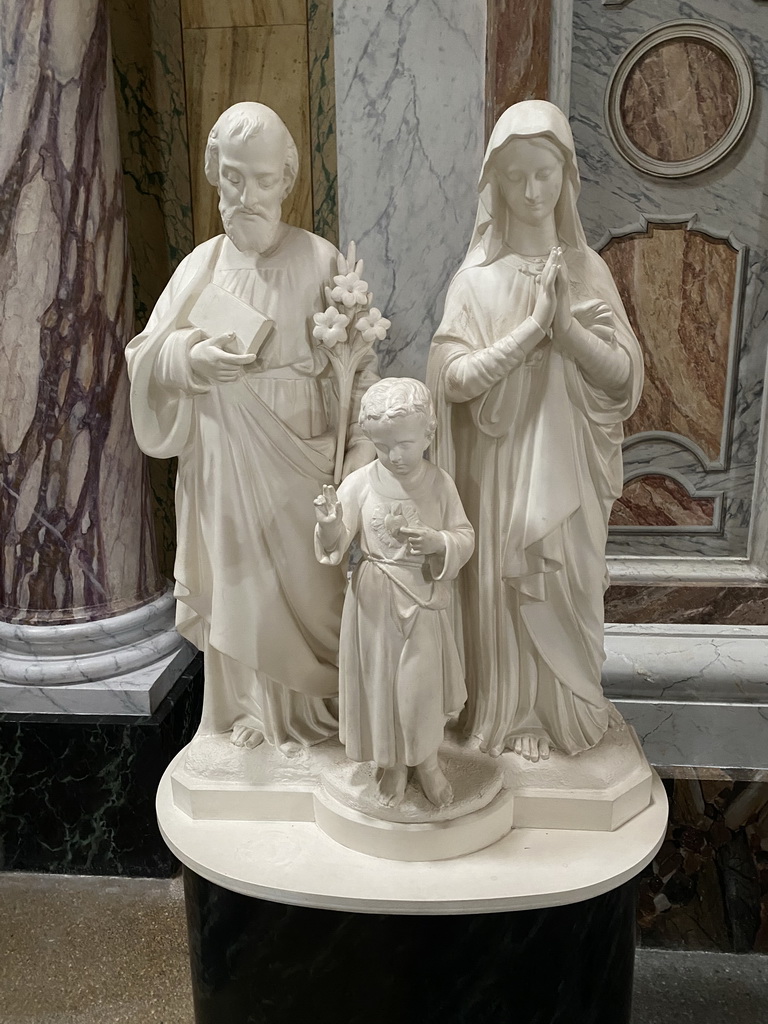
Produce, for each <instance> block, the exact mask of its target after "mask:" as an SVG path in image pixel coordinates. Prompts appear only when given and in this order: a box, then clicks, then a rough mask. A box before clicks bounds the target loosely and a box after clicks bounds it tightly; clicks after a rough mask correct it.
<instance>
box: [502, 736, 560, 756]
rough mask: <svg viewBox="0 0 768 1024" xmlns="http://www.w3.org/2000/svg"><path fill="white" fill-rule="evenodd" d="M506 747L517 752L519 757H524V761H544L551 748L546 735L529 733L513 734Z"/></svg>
mask: <svg viewBox="0 0 768 1024" xmlns="http://www.w3.org/2000/svg"><path fill="white" fill-rule="evenodd" d="M508 749H509V750H511V751H512V752H513V753H515V754H519V755H520V757H524V758H525V760H526V761H533V762H536V761H538V760H539V759H541V760H542V761H546V760H547V759H548V758H549V755H550V753H551V750H552V748H551V746H550V744H549V740H548V739H546V737H544V736H533V735H531V734H530V733H529V734H527V735H525V736H515V737H514V739H513V740H512V741H511V744H510V746H509V747H508Z"/></svg>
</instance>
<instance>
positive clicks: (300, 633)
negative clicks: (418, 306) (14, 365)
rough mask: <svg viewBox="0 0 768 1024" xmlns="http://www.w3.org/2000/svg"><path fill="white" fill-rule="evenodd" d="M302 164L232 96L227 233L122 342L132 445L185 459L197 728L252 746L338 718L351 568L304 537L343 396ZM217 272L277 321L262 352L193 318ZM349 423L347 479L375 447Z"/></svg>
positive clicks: (211, 140) (181, 544)
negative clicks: (323, 335)
mask: <svg viewBox="0 0 768 1024" xmlns="http://www.w3.org/2000/svg"><path fill="white" fill-rule="evenodd" d="M297 171H298V154H297V151H296V146H295V143H294V141H293V139H292V138H291V135H290V133H289V131H288V129H287V128H286V126H285V125H284V123H283V122H282V120H281V119H280V118H279V117H278V116H277V114H275V112H274V111H272V110H270V108H269V107H266V106H264V105H263V104H260V103H237V104H235V105H234V106H232V107H230V108H229V109H228V110H226V111H225V112H224V113H223V114H222V115H221V117H220V118H219V119H218V121H217V122H216V124H215V125H214V127H213V129H212V130H211V133H210V135H209V137H208V144H207V147H206V153H205V173H206V177H207V178H208V180H209V181H210V182H211V184H212V185H215V186H216V187H217V188H218V190H219V195H220V201H219V210H220V213H221V217H222V222H223V225H224V230H225V232H226V234H225V235H219V236H217V237H216V238H212V239H210V240H209V241H207V242H204V243H203V244H202V245H199V246H198V247H197V248H196V249H195V250H194V251H193V252H192V253H191V254H190V255H189V256H187V258H186V259H185V260H184V261H183V262H182V263H181V264H180V266H179V267H178V269H177V270H176V272H175V273H174V275H173V277H172V278H171V281H170V283H169V284H168V286H167V288H166V289H165V291H164V292H163V294H162V295H161V297H160V299H159V300H158V303H157V306H156V307H155V309H154V311H153V313H152V316H151V318H150V320H149V323H148V324H147V327H146V329H145V330H144V331H143V332H142V333H141V334H140V335H138V336H137V337H136V338H134V339H133V341H131V343H130V344H129V345H128V348H127V350H126V356H127V359H128V369H129V375H130V377H131V413H132V417H133V424H134V430H135V432H136V437H137V440H138V442H139V446H140V447H141V448H142V450H143V451H144V452H146V454H147V455H152V456H155V457H157V458H168V457H170V456H174V455H177V456H178V458H179V471H178V478H177V483H176V512H177V526H178V548H177V555H176V564H175V570H174V571H175V576H176V589H175V595H176V598H177V602H178V603H177V615H176V624H177V628H178V630H179V632H180V633H181V634H182V635H183V636H185V637H187V639H189V640H190V641H191V642H192V643H193V644H195V646H196V647H198V648H200V649H201V650H202V651H203V652H204V656H205V673H206V687H205V697H204V705H203V717H202V722H201V725H200V732H199V735H201V734H202V735H212V734H221V733H227V732H229V733H231V739H232V742H233V743H235V744H236V745H238V746H248V747H253V746H256V745H257V744H258V743H260V742H261V740H262V739H263V738H266V739H267V741H268V742H270V743H272V744H275V745H283V744H285V743H290V742H298V743H302V744H309V743H315V742H319V741H320V740H323V739H325V738H327V737H329V736H331V735H333V734H335V732H336V731H337V718H336V706H335V701H334V700H333V698H334V696H335V695H336V693H337V689H338V673H337V663H338V638H339V626H340V617H341V606H342V592H343V582H344V581H343V577H342V575H341V573H340V572H339V570H338V569H334V568H332V567H329V566H323V565H319V564H318V562H317V559H316V558H315V555H314V550H313V539H312V538H313V527H314V506H313V499H314V496H315V495H316V494H317V491H318V485H320V484H323V483H331V482H332V473H333V458H334V454H335V437H336V418H337V416H338V408H337V404H336V398H335V391H334V385H333V378H332V375H331V373H330V371H329V368H328V366H327V364H326V361H325V359H324V357H323V356H322V355H321V354H320V353H319V350H318V348H317V346H315V345H314V344H313V342H312V326H313V321H312V317H313V314H314V313H317V312H319V311H321V310H323V309H324V308H325V303H324V299H323V289H324V286H325V285H326V284H327V283H328V281H329V280H330V279H331V278H332V276H333V275H334V274H335V273H336V272H337V271H336V259H337V256H338V252H337V250H336V249H335V247H334V246H333V245H331V244H330V243H329V242H327V241H325V240H324V239H322V238H320V237H319V236H317V235H313V234H311V233H310V232H307V231H303V230H301V229H300V228H296V227H291V226H289V225H287V224H285V223H283V222H282V221H281V220H280V214H281V205H282V203H283V200H284V199H285V198H286V196H287V195H288V194H289V193H290V191H291V189H292V188H293V185H294V182H295V180H296V175H297ZM209 283H213V284H215V285H218V286H219V287H220V288H223V289H224V290H225V291H226V292H229V293H230V294H231V295H233V296H235V297H236V298H238V299H240V300H242V301H244V302H245V303H247V304H248V305H249V306H252V307H254V308H255V309H256V310H258V311H259V312H260V313H261V314H263V315H264V316H265V317H267V318H268V319H270V320H272V321H274V324H275V326H274V328H273V329H272V331H271V333H270V335H269V336H268V337H267V339H266V340H265V341H264V343H263V345H262V347H261V348H260V349H259V350H258V353H257V354H250V353H249V354H242V353H238V352H234V351H232V348H233V344H232V337H231V335H230V334H229V332H228V331H227V330H226V329H225V330H222V332H221V334H220V335H218V336H215V337H209V336H207V335H206V333H205V332H204V331H203V330H201V329H199V328H197V327H194V326H193V325H192V323H191V321H190V312H191V311H192V308H193V306H194V304H195V302H196V300H197V299H198V297H199V296H200V293H201V292H202V290H203V288H204V287H205V286H206V285H208V284H209ZM373 363H374V359H373V356H371V358H370V359H368V360H367V361H366V362H365V363H363V365H362V367H361V370H360V371H359V373H358V375H357V378H356V381H355V391H354V395H353V399H354V400H353V408H352V423H356V422H357V404H358V401H359V397H360V395H361V394H362V392H363V391H365V389H366V387H368V386H369V385H370V384H371V383H372V382H373V381H375V380H376V379H377V378H376V374H375V367H374V365H373ZM355 429H356V428H355ZM355 429H353V430H351V431H350V433H349V435H348V440H347V449H346V454H345V462H344V473H345V475H346V473H348V472H351V471H352V470H353V469H356V468H358V467H359V466H361V465H364V464H365V463H366V462H369V461H370V460H371V459H372V457H373V454H374V453H373V449H372V447H371V446H370V443H369V442H368V441H366V440H365V439H364V438H363V437H362V436H361V435H360V434H356V433H355Z"/></svg>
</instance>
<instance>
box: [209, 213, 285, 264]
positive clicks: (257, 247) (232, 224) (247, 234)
mask: <svg viewBox="0 0 768 1024" xmlns="http://www.w3.org/2000/svg"><path fill="white" fill-rule="evenodd" d="M219 213H220V214H221V222H222V224H223V225H224V231H225V232H226V235H227V238H229V240H230V241H231V242H232V244H233V245H234V246H235V248H237V249H239V250H240V252H244V253H262V252H266V251H267V249H270V248H271V247H272V246H273V245H274V243H275V239H276V238H277V232H278V228H279V227H280V209H279V207H278V209H277V211H276V212H275V213H272V212H267V211H264V212H261V213H258V214H254V213H246V212H245V211H244V210H242V209H241V208H240V207H232V206H224V204H223V203H219Z"/></svg>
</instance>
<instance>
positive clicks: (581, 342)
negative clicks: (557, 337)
mask: <svg viewBox="0 0 768 1024" xmlns="http://www.w3.org/2000/svg"><path fill="white" fill-rule="evenodd" d="M562 347H563V349H564V350H565V351H566V352H567V353H568V354H569V355H570V356H572V357H573V358H574V359H575V360H576V362H577V363H578V364H579V366H580V368H581V370H582V372H583V374H584V376H585V377H587V378H588V379H589V380H590V381H591V383H592V384H595V385H597V386H598V387H601V388H604V389H605V390H606V391H618V390H620V389H621V388H622V387H623V386H624V385H625V384H626V383H627V379H628V377H629V372H630V358H629V355H628V354H627V352H626V351H625V350H624V349H623V348H622V347H621V346H620V345H619V344H617V342H616V341H615V340H612V341H603V340H602V339H601V338H598V337H597V336H596V335H594V334H592V333H591V331H588V330H587V328H586V327H584V326H582V324H580V323H579V322H578V321H577V320H574V321H573V323H572V324H571V328H570V330H569V332H568V341H567V342H566V343H565V344H564V345H563V346H562Z"/></svg>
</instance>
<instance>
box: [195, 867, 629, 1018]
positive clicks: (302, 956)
mask: <svg viewBox="0 0 768 1024" xmlns="http://www.w3.org/2000/svg"><path fill="white" fill-rule="evenodd" d="M509 867H510V870H514V868H513V865H512V864H511V863H510V865H509ZM184 888H185V894H186V902H187V920H188V926H189V946H190V957H191V966H192V983H193V992H194V1000H195V1020H196V1022H197V1024H221V1022H222V1021H226V1022H227V1024H252V1022H257V1021H258V1022H259V1024H296V1022H297V1021H304V1020H306V1021H312V1024H339V1022H341V1021H343V1022H344V1024H392V1022H393V1021H397V1022H398V1024H447V1022H449V1021H450V1022H452V1024H500V1022H503V1021H515V1022H516V1024H629V1021H630V1006H631V996H632V973H633V962H634V941H635V884H634V882H633V881H630V882H627V883H625V884H624V885H622V886H620V887H619V888H617V889H614V890H612V891H610V892H607V893H605V894H603V895H601V896H597V897H595V898H593V899H589V900H586V901H584V902H581V903H576V904H572V905H570V906H554V907H548V908H545V909H539V910H524V911H517V912H502V913H493V914H452V915H447V916H429V915H423V916H416V917H414V916H401V915H397V914H371V913H363V914H360V913H350V912H346V911H332V910H319V909H314V908H308V907H301V906H286V905H284V904H281V903H273V902H267V901H266V900H262V899H255V898H253V897H249V896H244V895H239V894H236V893H234V892H230V891H229V890H228V889H223V888H221V887H220V886H218V885H215V884H214V883H212V882H209V881H206V880H205V879H204V878H202V877H201V876H200V875H198V874H196V873H195V872H194V871H192V870H191V869H189V868H185V869H184Z"/></svg>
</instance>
